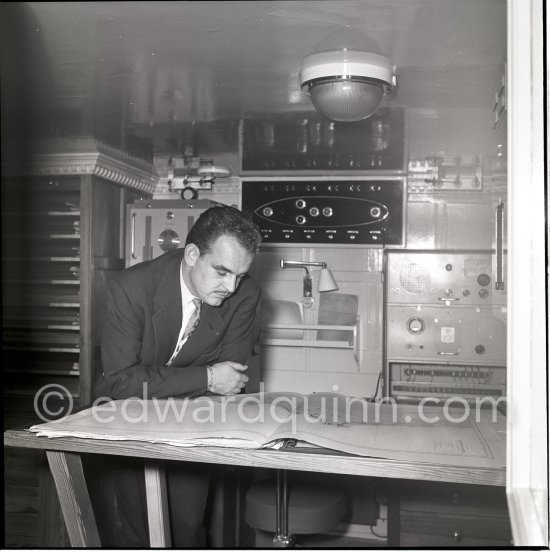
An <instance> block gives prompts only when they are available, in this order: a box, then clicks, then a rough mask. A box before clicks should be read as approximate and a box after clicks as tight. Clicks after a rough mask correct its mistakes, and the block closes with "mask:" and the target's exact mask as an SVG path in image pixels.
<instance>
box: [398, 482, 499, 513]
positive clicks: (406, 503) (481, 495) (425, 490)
mask: <svg viewBox="0 0 550 552" xmlns="http://www.w3.org/2000/svg"><path fill="white" fill-rule="evenodd" d="M399 501H400V508H401V510H412V511H415V512H438V513H449V514H464V515H467V514H469V515H470V516H476V515H480V516H484V515H489V516H495V515H496V516H503V517H507V516H508V506H507V502H506V492H505V490H504V488H500V487H490V486H479V485H453V484H448V483H445V484H433V485H432V484H430V483H410V484H407V485H403V486H402V487H401V488H400V489H399Z"/></svg>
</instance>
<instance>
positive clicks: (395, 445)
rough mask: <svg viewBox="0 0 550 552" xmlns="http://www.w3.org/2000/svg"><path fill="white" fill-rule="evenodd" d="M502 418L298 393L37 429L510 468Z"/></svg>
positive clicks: (132, 403) (133, 405)
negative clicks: (298, 446) (299, 446)
mask: <svg viewBox="0 0 550 552" xmlns="http://www.w3.org/2000/svg"><path fill="white" fill-rule="evenodd" d="M504 429H505V428H504V421H503V417H502V416H500V415H496V414H495V413H494V412H492V411H491V410H487V411H483V410H481V411H480V410H479V409H477V410H474V409H472V410H471V411H469V409H464V408H462V409H454V410H453V409H450V408H446V409H443V408H441V407H433V406H432V407H430V406H426V405H424V406H423V407H422V408H420V405H401V404H400V405H397V404H394V403H387V404H384V403H373V402H369V401H366V400H364V399H359V398H353V397H347V396H344V395H338V394H335V393H313V394H311V395H301V394H298V393H292V392H279V393H257V394H248V395H246V394H244V395H237V396H234V397H221V396H206V397H199V398H195V399H176V398H169V399H150V400H143V399H137V398H133V399H125V400H116V401H110V402H105V403H103V404H100V405H97V406H93V407H92V408H89V409H86V410H83V411H81V412H78V413H76V414H71V415H69V416H66V417H65V418H62V419H60V420H56V421H52V422H47V423H44V424H39V425H35V426H33V427H31V428H30V430H31V431H33V432H36V433H37V435H39V436H46V437H81V438H91V439H107V440H125V441H128V440H131V441H143V442H148V443H164V444H169V445H174V446H179V447H189V446H217V447H234V448H248V449H258V448H279V447H280V446H281V443H282V442H286V441H287V440H296V441H298V442H300V443H302V442H305V443H309V444H310V445H314V446H317V447H323V448H327V449H333V450H337V451H341V452H345V453H350V454H357V455H361V456H374V457H382V458H391V459H396V460H413V461H414V460H418V461H429V462H436V463H441V464H449V465H460V466H476V467H492V468H495V467H504V465H505V437H504Z"/></svg>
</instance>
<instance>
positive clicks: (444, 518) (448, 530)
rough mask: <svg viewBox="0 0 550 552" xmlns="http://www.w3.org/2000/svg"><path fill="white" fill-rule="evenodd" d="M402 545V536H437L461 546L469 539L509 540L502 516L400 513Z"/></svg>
mask: <svg viewBox="0 0 550 552" xmlns="http://www.w3.org/2000/svg"><path fill="white" fill-rule="evenodd" d="M400 518H401V520H400V526H401V527H400V529H401V545H402V546H403V542H402V541H403V535H404V534H417V535H419V536H422V535H426V536H430V537H438V538H440V539H442V542H443V541H444V542H448V543H464V542H469V541H470V540H471V539H488V540H498V541H505V542H506V543H507V544H510V540H511V539H512V534H511V529H510V523H509V521H508V518H507V517H504V516H502V517H501V516H472V515H458V514H457V515H452V516H449V515H444V514H440V513H435V512H432V513H425V512H419V511H416V512H413V511H407V510H401V512H400Z"/></svg>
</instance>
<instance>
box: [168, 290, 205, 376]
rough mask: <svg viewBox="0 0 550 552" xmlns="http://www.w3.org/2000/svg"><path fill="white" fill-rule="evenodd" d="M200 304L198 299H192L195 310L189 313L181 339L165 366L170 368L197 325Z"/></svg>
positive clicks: (199, 315)
mask: <svg viewBox="0 0 550 552" xmlns="http://www.w3.org/2000/svg"><path fill="white" fill-rule="evenodd" d="M201 304H202V301H201V300H200V299H197V298H195V299H193V305H195V310H194V311H193V312H192V313H191V317H190V318H189V320H188V322H187V325H186V326H185V330H184V331H183V335H182V336H181V339H180V340H179V342H178V344H177V345H176V350H175V351H174V353H173V354H172V357H171V358H170V360H169V361H168V362H167V363H166V366H170V365H171V364H172V362H174V359H175V358H176V357H177V356H178V355H179V352H180V351H181V348H182V347H183V346H184V345H185V343H186V341H187V340H188V339H189V337H190V335H191V334H192V333H193V331H194V330H195V328H196V327H197V325H198V324H199V319H200V317H201Z"/></svg>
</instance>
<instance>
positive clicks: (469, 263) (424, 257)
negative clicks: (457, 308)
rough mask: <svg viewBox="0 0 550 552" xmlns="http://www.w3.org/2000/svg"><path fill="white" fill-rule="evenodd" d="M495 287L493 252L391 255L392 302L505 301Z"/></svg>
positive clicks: (389, 282) (389, 294) (484, 303)
mask: <svg viewBox="0 0 550 552" xmlns="http://www.w3.org/2000/svg"><path fill="white" fill-rule="evenodd" d="M505 298H506V296H505V293H504V292H503V291H498V290H495V286H494V281H493V275H492V256H491V252H484V251H476V252H471V253H463V252H461V253H456V252H444V251H443V252H437V253H434V252H433V251H430V252H427V251H426V252H410V253H406V254H395V255H389V256H388V271H387V300H388V303H405V304H415V305H416V304H426V303H430V304H434V305H445V306H449V305H451V304H453V305H479V306H489V305H492V304H496V303H498V304H504V301H503V300H505Z"/></svg>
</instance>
